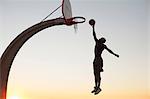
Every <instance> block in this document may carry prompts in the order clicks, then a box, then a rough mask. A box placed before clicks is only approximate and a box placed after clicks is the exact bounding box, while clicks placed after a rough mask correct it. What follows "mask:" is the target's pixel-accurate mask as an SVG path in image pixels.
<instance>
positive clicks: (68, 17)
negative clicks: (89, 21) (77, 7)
mask: <svg viewBox="0 0 150 99" xmlns="http://www.w3.org/2000/svg"><path fill="white" fill-rule="evenodd" d="M62 14H63V16H64V19H65V24H66V25H68V26H70V25H73V24H78V23H84V22H85V21H86V19H85V18H84V17H80V16H77V17H72V8H71V3H70V1H69V0H63V2H62Z"/></svg>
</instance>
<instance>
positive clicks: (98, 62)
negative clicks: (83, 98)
mask: <svg viewBox="0 0 150 99" xmlns="http://www.w3.org/2000/svg"><path fill="white" fill-rule="evenodd" d="M92 27H93V37H94V40H95V43H96V45H95V49H94V53H95V59H94V61H93V69H94V76H95V87H94V90H93V91H92V93H94V94H95V95H96V94H98V93H99V92H100V91H101V88H100V82H101V76H100V72H103V59H102V57H101V54H102V52H103V50H104V49H106V50H107V51H108V52H110V53H111V54H113V55H115V56H116V57H119V55H117V54H115V53H114V52H112V51H111V50H110V49H109V48H108V47H107V46H106V45H105V44H104V43H105V42H106V39H105V38H103V37H102V38H100V39H97V37H96V33H95V29H94V24H93V25H92Z"/></svg>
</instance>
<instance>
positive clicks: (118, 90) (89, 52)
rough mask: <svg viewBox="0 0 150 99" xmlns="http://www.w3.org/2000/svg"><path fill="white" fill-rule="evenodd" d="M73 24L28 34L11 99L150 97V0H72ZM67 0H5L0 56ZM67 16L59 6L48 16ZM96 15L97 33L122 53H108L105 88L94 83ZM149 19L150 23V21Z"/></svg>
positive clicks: (1, 0)
mask: <svg viewBox="0 0 150 99" xmlns="http://www.w3.org/2000/svg"><path fill="white" fill-rule="evenodd" d="M70 1H71V4H72V11H73V16H83V17H85V18H86V20H87V21H86V22H85V23H84V24H78V30H77V33H75V32H74V28H73V26H65V25H62V26H55V27H50V28H48V29H45V30H43V31H41V32H39V33H38V34H36V35H35V36H33V37H32V38H31V39H29V40H28V41H27V42H26V43H25V44H24V45H23V47H22V48H21V49H20V50H19V52H18V54H17V56H16V58H15V60H14V62H13V64H12V68H11V71H10V76H9V82H8V95H7V96H8V99H13V98H12V97H16V99H149V98H150V85H148V84H150V68H149V67H148V66H150V60H148V55H150V53H148V48H149V50H150V47H149V44H148V42H149V39H148V36H150V35H148V32H150V30H149V28H148V26H150V25H149V23H150V20H148V16H149V15H150V14H149V13H148V11H149V10H148V9H149V6H150V5H149V2H148V1H149V0H70ZM61 2H62V0H0V56H1V55H2V53H3V52H4V50H5V49H6V47H7V46H8V45H9V43H10V42H11V41H12V40H13V39H14V38H15V37H16V36H17V35H18V34H20V33H21V32H22V31H23V30H25V29H27V28H28V27H30V26H32V25H34V24H36V23H38V22H40V21H41V20H42V19H43V18H44V17H46V16H47V15H48V14H49V13H51V12H52V11H53V10H54V9H56V8H57V7H58V6H59V5H61ZM60 16H62V11H61V9H59V10H58V11H57V12H55V13H54V14H53V15H52V16H50V17H49V18H48V19H53V18H58V17H60ZM91 18H93V19H95V20H96V26H95V28H96V33H97V37H98V38H100V37H102V36H103V37H105V38H106V40H107V41H106V45H107V47H108V48H110V49H111V50H112V51H114V52H115V53H118V54H119V55H120V57H119V58H116V57H114V56H113V55H111V54H110V53H109V52H107V51H104V52H103V55H102V56H103V59H104V72H103V73H102V83H101V88H102V92H101V93H100V94H98V95H97V96H94V95H93V94H91V93H90V92H91V90H92V89H93V87H94V75H93V59H94V45H95V42H94V39H93V36H92V28H91V26H90V25H89V24H88V21H89V20H90V19H91ZM148 22H149V23H148ZM17 97H18V98H17Z"/></svg>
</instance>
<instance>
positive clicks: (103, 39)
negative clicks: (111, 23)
mask: <svg viewBox="0 0 150 99" xmlns="http://www.w3.org/2000/svg"><path fill="white" fill-rule="evenodd" d="M98 41H99V42H100V43H105V42H106V39H105V38H104V37H102V38H100V39H99V40H98Z"/></svg>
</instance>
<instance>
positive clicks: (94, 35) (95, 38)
mask: <svg viewBox="0 0 150 99" xmlns="http://www.w3.org/2000/svg"><path fill="white" fill-rule="evenodd" d="M92 27H93V37H94V40H95V41H98V39H97V37H96V33H95V28H94V25H93V26H92Z"/></svg>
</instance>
